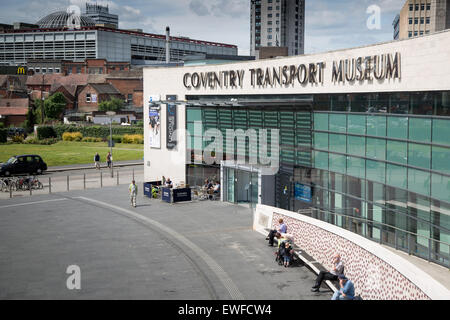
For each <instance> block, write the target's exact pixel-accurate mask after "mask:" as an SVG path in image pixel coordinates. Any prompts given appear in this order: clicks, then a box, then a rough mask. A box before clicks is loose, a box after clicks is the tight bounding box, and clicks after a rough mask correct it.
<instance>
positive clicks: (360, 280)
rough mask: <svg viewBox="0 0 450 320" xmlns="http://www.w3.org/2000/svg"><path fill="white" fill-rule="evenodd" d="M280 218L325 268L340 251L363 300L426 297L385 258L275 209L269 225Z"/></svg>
mask: <svg viewBox="0 0 450 320" xmlns="http://www.w3.org/2000/svg"><path fill="white" fill-rule="evenodd" d="M279 218H282V219H283V220H284V221H285V223H286V224H287V226H288V233H290V234H292V235H293V236H294V242H295V243H296V244H297V245H298V246H299V247H300V248H301V249H302V250H304V251H305V252H307V253H308V254H309V255H310V256H312V257H313V258H314V259H315V260H316V261H318V262H319V263H321V264H322V265H323V266H324V267H325V268H327V269H330V268H331V266H332V257H333V255H334V254H335V253H340V254H341V257H342V261H343V262H344V266H345V274H346V276H347V277H348V278H349V279H350V280H351V281H352V282H353V283H354V285H355V293H356V294H359V295H361V297H362V298H363V299H364V300H429V297H428V296H427V295H426V294H425V293H423V292H422V291H421V290H420V289H419V288H418V287H417V286H416V285H415V284H414V283H412V282H411V281H410V280H408V279H407V278H405V277H404V276H403V275H402V274H401V273H400V272H398V271H397V270H396V269H394V268H393V267H392V266H390V265H389V264H388V263H386V262H385V261H383V260H381V259H380V258H378V257H377V256H375V255H373V254H371V253H370V252H368V251H367V250H365V249H363V248H361V247H359V246H358V245H357V244H355V243H353V242H351V241H349V240H347V239H345V238H343V237H340V236H338V235H336V234H334V233H331V232H328V231H326V230H324V229H321V228H319V227H317V226H314V225H311V224H309V223H306V222H303V221H300V220H297V219H295V218H292V217H289V216H285V215H282V214H279V213H276V212H274V214H273V219H272V226H273V227H275V226H277V225H278V219H279Z"/></svg>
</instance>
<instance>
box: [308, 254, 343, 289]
mask: <svg viewBox="0 0 450 320" xmlns="http://www.w3.org/2000/svg"><path fill="white" fill-rule="evenodd" d="M343 274H344V263H343V262H342V260H341V255H340V254H339V253H337V254H335V255H334V257H333V269H332V270H330V271H329V272H327V271H320V273H319V275H318V277H317V279H316V283H315V284H314V286H313V287H312V289H311V291H312V292H318V291H319V288H320V285H321V284H322V281H323V280H332V281H334V280H337V279H338V277H339V276H340V275H343Z"/></svg>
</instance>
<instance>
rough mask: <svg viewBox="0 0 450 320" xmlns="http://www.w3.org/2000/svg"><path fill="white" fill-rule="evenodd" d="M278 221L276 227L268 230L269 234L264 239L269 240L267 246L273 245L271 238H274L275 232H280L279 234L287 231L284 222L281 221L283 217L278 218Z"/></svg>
mask: <svg viewBox="0 0 450 320" xmlns="http://www.w3.org/2000/svg"><path fill="white" fill-rule="evenodd" d="M278 223H279V227H278V229H273V230H270V232H269V234H268V235H267V238H266V240H269V246H270V247H273V240H274V237H275V234H276V233H277V232H279V233H281V234H283V233H287V226H286V224H285V223H284V222H283V219H281V218H280V219H279V220H278Z"/></svg>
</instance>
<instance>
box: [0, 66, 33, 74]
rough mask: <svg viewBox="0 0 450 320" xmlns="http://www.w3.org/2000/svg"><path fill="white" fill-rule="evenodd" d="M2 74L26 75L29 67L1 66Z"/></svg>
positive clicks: (0, 72) (0, 71)
mask: <svg viewBox="0 0 450 320" xmlns="http://www.w3.org/2000/svg"><path fill="white" fill-rule="evenodd" d="M0 74H9V75H26V74H28V68H27V67H22V66H0Z"/></svg>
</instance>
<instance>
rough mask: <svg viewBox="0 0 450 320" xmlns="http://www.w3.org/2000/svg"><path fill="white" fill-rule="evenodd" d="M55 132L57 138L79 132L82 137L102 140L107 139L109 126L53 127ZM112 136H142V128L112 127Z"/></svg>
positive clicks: (65, 125) (64, 125)
mask: <svg viewBox="0 0 450 320" xmlns="http://www.w3.org/2000/svg"><path fill="white" fill-rule="evenodd" d="M53 128H54V129H55V132H56V134H57V136H58V137H59V138H61V137H62V135H63V134H64V133H65V132H81V134H82V135H83V136H84V137H94V138H103V139H109V126H84V127H78V126H74V125H67V124H62V125H55V126H54V127H53ZM112 134H113V135H125V134H141V135H143V134H144V128H143V127H123V126H113V127H112Z"/></svg>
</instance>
